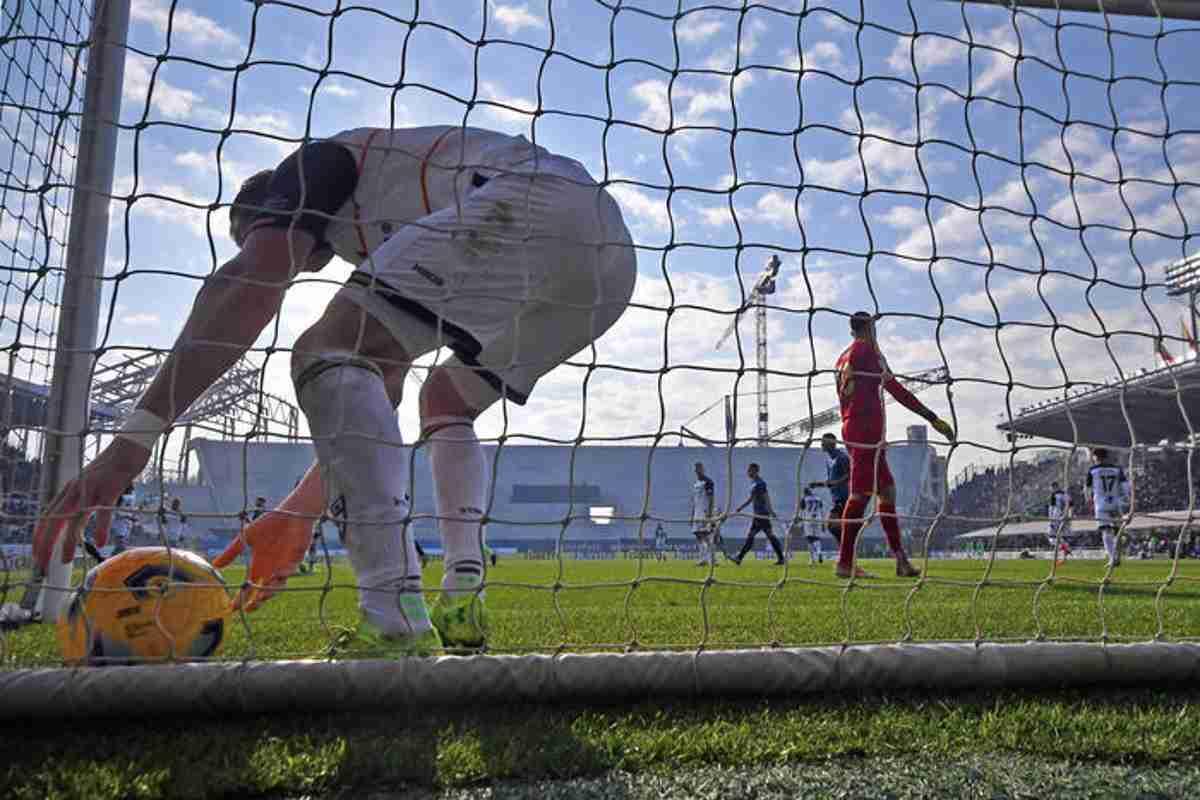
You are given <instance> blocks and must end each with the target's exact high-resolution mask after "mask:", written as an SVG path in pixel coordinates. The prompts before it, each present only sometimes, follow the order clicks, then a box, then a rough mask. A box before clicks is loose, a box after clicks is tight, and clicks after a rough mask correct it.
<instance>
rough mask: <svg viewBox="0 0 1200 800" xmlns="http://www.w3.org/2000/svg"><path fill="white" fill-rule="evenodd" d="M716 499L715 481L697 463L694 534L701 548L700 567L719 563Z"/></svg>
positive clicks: (693, 499) (693, 496) (693, 516)
mask: <svg viewBox="0 0 1200 800" xmlns="http://www.w3.org/2000/svg"><path fill="white" fill-rule="evenodd" d="M715 498H716V495H715V489H714V486H713V480H712V478H710V477H708V475H706V474H704V465H703V464H701V463H700V462H699V461H697V462H696V481H695V483H693V484H692V533H693V534H694V535H695V536H696V544H697V545H698V546H699V547H700V559H699V560H698V561H697V562H696V564H697V565H698V566H708V565H709V564H712V565H713V566H716V563H717V547H716V541H715V539H716V525H717V515H716V513H715V505H716V499H715Z"/></svg>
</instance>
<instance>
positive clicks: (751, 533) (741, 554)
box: [729, 519, 758, 567]
mask: <svg viewBox="0 0 1200 800" xmlns="http://www.w3.org/2000/svg"><path fill="white" fill-rule="evenodd" d="M757 536H758V520H757V519H752V520H750V528H749V530H747V531H746V541H745V542H743V543H742V549H741V550H738V554H737V555H736V556H734V557H733V558H731V559H729V560H730V561H732V562H733V563H734V564H737V565H738V566H739V567H740V566H741V565H742V559H744V558H745V557H746V554H747V553H749V552H750V551H751V550H753V549H754V540H755V538H757Z"/></svg>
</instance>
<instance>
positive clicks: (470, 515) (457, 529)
mask: <svg viewBox="0 0 1200 800" xmlns="http://www.w3.org/2000/svg"><path fill="white" fill-rule="evenodd" d="M422 427H423V428H424V429H425V430H426V431H429V432H428V433H426V434H425V442H426V447H428V448H429V466H430V469H431V470H432V471H433V488H434V496H435V498H436V501H437V516H438V530H439V531H440V532H441V534H442V547H443V549H444V550H445V574H443V576H442V589H443V590H444V591H445V592H446V594H447V596H449V597H461V596H463V595H467V594H474V593H477V591H478V589H479V585H480V584H481V583H482V582H483V576H484V564H483V561H484V559H483V544H484V543H485V542H486V541H487V526H485V525H482V524H481V522H480V520H482V519H483V509H484V508H485V507H486V505H487V499H488V498H487V492H488V465H487V460H486V459H485V458H484V457H483V447H482V446H481V445H480V444H479V437H478V436H476V435H475V425H474V423H473V422H472V420H470V419H468V418H466V417H435V418H434V419H430V420H425V421H424V422H423V424H422Z"/></svg>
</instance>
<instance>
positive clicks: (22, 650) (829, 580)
mask: <svg viewBox="0 0 1200 800" xmlns="http://www.w3.org/2000/svg"><path fill="white" fill-rule="evenodd" d="M862 566H864V567H865V568H866V569H868V570H871V571H872V572H874V573H876V574H878V575H879V576H880V578H879V579H876V580H866V581H859V582H856V583H855V584H854V585H853V586H852V587H850V588H847V586H846V583H845V582H844V581H839V580H837V579H835V578H834V577H833V574H832V565H831V564H830V563H828V562H826V563H825V564H823V565H820V566H816V567H810V566H808V564H807V558H806V557H799V558H797V559H796V560H795V561H793V562H792V563H791V564H790V565H789V567H788V569H787V571H786V573H785V572H784V570H783V569H781V568H778V567H775V566H774V565H773V563H772V562H769V561H749V560H748V561H746V562H745V564H744V565H743V566H741V567H738V566H734V565H732V564H729V563H727V562H726V563H724V564H723V565H722V566H719V567H717V568H716V569H715V570H712V571H711V572H710V571H709V570H708V569H707V568H704V567H699V566H696V565H694V564H692V563H691V562H687V561H679V560H668V561H652V560H650V561H638V560H633V559H617V560H607V561H574V560H566V561H562V562H561V563H560V562H558V561H556V560H525V559H518V558H508V559H502V560H501V561H500V563H499V565H498V566H497V567H496V568H493V569H492V570H491V572H490V573H489V576H488V580H489V588H488V594H487V605H488V619H489V625H490V634H489V640H488V641H489V648H490V649H491V650H492V651H494V652H529V651H534V652H552V651H555V650H562V649H569V650H604V649H624V648H627V647H640V648H660V649H662V648H682V649H686V648H695V647H697V646H699V645H703V646H705V647H746V646H759V645H764V644H780V645H809V644H831V643H842V642H889V641H890V642H895V641H899V640H901V639H909V640H912V641H948V640H974V639H976V638H979V639H987V640H990V641H996V640H1018V641H1025V640H1028V639H1031V638H1034V637H1035V636H1039V635H1040V636H1044V637H1046V638H1052V639H1053V638H1063V639H1074V638H1079V639H1091V640H1095V639H1099V638H1101V637H1102V636H1105V635H1107V636H1108V637H1109V638H1110V639H1111V640H1116V641H1119V640H1124V639H1129V640H1146V639H1150V638H1151V637H1153V636H1154V635H1156V634H1158V633H1159V632H1160V631H1161V634H1162V635H1163V636H1165V637H1167V638H1186V637H1200V561H1182V562H1180V565H1179V568H1178V570H1177V571H1176V573H1175V574H1174V576H1172V564H1171V562H1169V561H1162V560H1160V561H1127V562H1125V563H1124V564H1122V565H1121V566H1120V567H1119V568H1118V569H1117V570H1115V571H1114V572H1113V573H1112V574H1111V575H1110V576H1109V577H1108V580H1107V581H1105V575H1106V573H1105V568H1104V565H1103V562H1100V561H1084V560H1075V561H1068V562H1067V563H1066V564H1065V565H1063V566H1061V567H1059V568H1058V570H1057V572H1056V573H1055V575H1054V576H1053V580H1051V579H1050V578H1051V575H1050V570H1051V564H1050V562H1048V561H1007V560H1006V561H996V562H995V563H994V564H992V565H991V566H990V568H989V564H988V562H986V561H933V562H930V564H929V571H928V580H927V581H925V582H923V583H920V584H918V583H916V582H914V581H912V580H898V579H896V578H894V577H890V576H891V575H892V573H893V565H892V562H890V561H863V562H862ZM243 575H244V573H243V571H242V570H241V569H240V568H231V569H228V570H226V571H225V577H226V580H227V582H228V583H229V585H230V587H231V588H233V587H236V586H238V585H239V584H240V582H241V580H242V579H243ZM440 581H441V565H440V563H439V562H433V563H431V564H430V568H429V569H427V570H426V571H425V585H426V586H427V587H430V588H431V589H436V587H438V586H439V585H440ZM430 600H431V601H432V600H433V595H431V596H430ZM356 603H357V598H356V594H355V590H354V574H353V572H352V571H351V570H350V568H349V567H348V566H346V565H345V564H344V563H342V562H335V563H334V564H333V565H332V569H330V568H329V565H324V564H318V565H317V568H316V571H315V572H314V573H312V574H308V575H298V576H296V577H295V578H293V579H292V580H291V582H290V583H289V584H288V589H287V591H285V592H284V593H282V594H280V595H278V596H276V597H275V598H274V599H272V600H271V601H270V602H268V603H267V604H266V605H265V606H264V607H263V608H262V609H261V610H259V611H257V612H255V613H254V614H250V615H246V616H235V617H233V618H231V620H230V624H229V625H228V626H227V634H226V641H225V644H224V647H223V649H222V651H221V656H223V657H227V658H244V657H253V658H288V657H306V658H307V657H314V656H320V655H322V654H324V653H325V652H326V651H327V649H328V646H329V644H330V642H331V640H332V637H333V635H334V633H335V631H336V630H337V629H339V628H344V627H347V626H349V627H353V626H354V625H355V624H356V622H357V610H356V608H357V606H356ZM8 644H9V647H8V652H7V654H6V656H7V664H8V665H9V666H46V665H49V664H55V663H57V662H58V660H59V659H58V652H57V644H56V642H55V639H54V632H53V629H52V626H38V627H37V628H35V629H33V630H30V631H22V632H21V633H20V634H19V635H17V636H13V637H10V638H9V641H8Z"/></svg>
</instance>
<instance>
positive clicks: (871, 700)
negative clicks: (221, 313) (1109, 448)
mask: <svg viewBox="0 0 1200 800" xmlns="http://www.w3.org/2000/svg"><path fill="white" fill-rule="evenodd" d="M806 562H807V559H806V558H804V557H801V558H800V559H798V560H797V561H796V562H793V563H792V565H791V566H790V567H789V569H788V571H787V574H786V578H787V579H786V580H784V581H782V582H781V578H783V577H784V573H783V571H782V570H779V569H778V568H776V567H774V566H772V565H770V564H769V563H768V562H749V561H748V562H746V564H745V565H744V566H742V567H740V568H739V567H735V566H732V565H724V566H721V567H718V568H717V569H716V570H715V572H714V573H712V574H711V575H710V573H709V571H708V570H706V569H704V568H701V567H696V566H694V565H692V564H690V563H688V562H682V561H667V562H655V561H644V562H638V561H632V560H628V561H627V560H616V561H564V562H562V563H561V564H560V563H559V562H557V561H526V560H523V559H503V560H501V562H500V564H499V566H498V568H497V569H495V570H493V571H492V572H491V574H490V580H491V581H492V585H491V587H490V588H489V591H488V611H489V615H490V622H491V628H492V631H491V639H490V644H491V647H492V649H494V650H496V651H501V652H524V651H529V650H538V651H550V650H554V649H558V648H569V649H579V650H586V649H607V648H619V647H620V648H623V647H628V646H631V645H633V646H638V647H663V648H666V647H684V648H686V647H696V646H697V645H698V644H700V643H702V642H703V643H704V644H705V646H708V647H723V646H746V645H761V644H766V643H779V644H785V645H788V644H816V643H830V642H842V641H896V640H899V639H901V638H905V637H909V638H911V639H913V640H917V641H925V640H930V641H933V640H946V639H968V640H969V639H974V638H975V637H976V636H977V635H978V636H980V637H982V638H987V639H993V640H994V639H1007V638H1013V639H1028V638H1031V637H1033V636H1036V635H1038V634H1041V635H1044V636H1046V637H1064V638H1075V637H1080V638H1089V639H1094V638H1098V637H1100V636H1101V635H1102V634H1104V633H1105V632H1107V634H1108V635H1109V636H1110V637H1112V638H1114V639H1120V638H1131V639H1143V640H1144V639H1148V638H1150V637H1151V636H1153V635H1155V633H1156V632H1158V631H1159V630H1160V628H1161V632H1162V634H1163V635H1165V636H1167V637H1170V638H1184V637H1197V636H1200V563H1192V562H1183V563H1182V564H1181V565H1180V569H1179V570H1178V571H1177V572H1176V573H1175V574H1174V575H1172V572H1171V570H1172V567H1171V564H1170V563H1169V562H1165V561H1152V562H1128V563H1126V564H1125V565H1123V566H1121V567H1120V568H1119V569H1118V570H1116V571H1115V572H1114V573H1113V574H1112V575H1111V576H1110V581H1109V582H1107V583H1105V582H1104V577H1105V572H1104V568H1103V565H1102V564H1101V563H1100V562H1095V561H1092V562H1085V561H1077V562H1075V561H1072V562H1068V563H1067V564H1066V565H1065V566H1063V567H1062V568H1060V569H1059V570H1058V572H1057V574H1056V576H1055V578H1054V580H1053V582H1047V581H1046V579H1047V578H1048V577H1049V570H1050V564H1049V563H1048V562H1044V561H1024V562H1022V561H1003V562H996V563H995V564H994V565H993V566H992V567H991V570H990V572H989V571H988V565H987V563H986V562H980V561H944V562H933V563H932V564H931V565H930V580H929V581H928V582H926V583H924V584H921V585H918V584H915V583H914V582H913V581H898V580H896V579H894V578H883V579H880V580H872V581H865V582H862V583H859V584H856V585H855V586H854V587H852V588H851V589H850V590H849V591H846V588H845V585H844V583H843V582H838V581H835V580H833V579H832V576H831V573H830V570H831V565H829V564H828V563H827V564H825V565H822V566H820V567H815V568H810V567H808V566H807V563H806ZM863 566H865V567H866V568H867V569H870V570H872V571H875V572H877V573H879V574H880V575H885V574H888V573H889V572H890V570H889V568H890V566H891V565H890V562H864V564H863ZM426 576H427V583H426V585H427V586H429V587H436V586H437V585H438V581H439V580H440V570H439V568H438V567H437V565H431V568H430V569H429V570H427V571H426ZM226 577H227V580H229V582H230V584H231V586H234V585H236V584H237V583H238V581H239V580H240V579H241V573H240V572H239V571H237V570H228V571H226ZM985 578H986V580H985ZM914 587H915V590H914ZM1035 598H1036V604H1035ZM355 602H356V601H355V595H354V590H353V576H352V574H351V573H350V571H349V570H348V569H347V568H345V567H344V566H340V565H335V566H334V568H333V570H332V572H330V571H328V570H326V569H323V568H322V567H320V566H319V567H318V569H317V572H316V573H315V574H313V575H306V576H300V577H298V578H297V579H295V580H294V581H293V582H292V583H291V584H290V589H289V591H288V592H286V593H285V594H283V595H281V596H279V597H277V598H275V599H274V600H272V601H271V602H270V603H268V604H267V606H266V607H265V608H264V609H263V610H261V611H259V612H257V613H255V614H253V615H250V616H248V617H246V618H245V619H244V620H241V621H237V620H235V621H234V624H233V625H231V626H230V631H229V635H228V638H227V641H226V643H225V647H224V649H223V650H222V653H221V654H222V656H223V657H229V658H239V657H244V656H248V655H253V656H254V657H259V658H273V657H287V656H308V657H311V656H314V655H319V654H321V653H322V652H323V651H324V649H325V648H326V647H327V646H328V644H329V641H330V636H331V633H330V632H331V631H332V630H333V629H335V628H336V627H338V626H341V625H351V624H353V623H354V622H355V620H356V611H355ZM6 643H7V650H6V660H5V667H7V668H13V667H19V666H34V665H38V666H46V665H50V664H54V663H56V662H57V660H58V656H57V651H56V646H55V643H54V635H53V630H52V628H51V627H50V626H39V627H37V628H35V629H31V630H23V631H20V632H18V633H16V634H13V635H9V636H7V639H6ZM1197 731H1200V689H1197V688H1193V687H1162V688H1161V689H1158V690H1147V689H1138V690H1127V691H1112V690H1108V691H1104V692H1086V691H1077V692H1053V693H1030V692H984V693H967V694H957V695H947V694H940V695H938V694H904V695H870V696H834V697H803V698H797V699H795V700H792V701H786V702H778V701H772V702H769V703H768V702H766V701H760V702H753V701H750V702H742V701H739V702H723V701H704V702H679V701H672V702H654V701H652V700H647V701H645V702H643V703H640V704H636V705H622V706H619V707H610V708H605V707H596V706H588V707H584V706H519V707H508V708H505V707H493V708H485V709H477V710H447V711H445V712H442V713H431V712H429V711H428V710H424V711H419V712H418V711H413V712H399V713H378V714H313V713H305V711H304V710H303V709H297V710H296V712H295V713H294V714H290V715H281V716H271V717H254V718H240V719H236V720H214V719H186V720H185V719H165V720H164V719H156V720H99V721H93V722H84V723H71V724H70V726H62V725H53V726H45V727H35V726H30V725H28V724H25V725H10V726H8V727H6V728H2V729H0V752H4V753H8V754H10V758H9V759H8V760H7V764H3V765H0V786H4V787H5V789H4V792H3V794H4V795H5V796H10V797H15V798H35V797H36V798H43V797H63V798H66V797H80V798H83V797H86V798H101V799H103V798H126V797H139V798H160V797H161V798H174V797H185V798H190V797H235V796H236V797H244V796H261V797H299V796H311V797H347V798H348V797H362V796H368V795H369V796H373V797H393V796H396V797H399V796H429V795H437V794H444V795H445V796H448V797H449V796H455V797H457V796H463V795H464V794H467V793H469V792H470V791H472V789H477V788H478V787H480V786H482V785H484V784H487V785H490V786H493V789H491V790H489V791H491V792H492V793H493V794H492V796H504V797H548V796H570V797H589V796H590V797H643V796H644V797H651V796H653V797H655V798H663V797H684V796H706V795H711V796H720V797H722V798H723V799H724V798H730V797H740V796H746V797H749V796H753V797H775V796H778V797H785V796H799V795H805V796H850V797H940V796H986V797H1008V796H1050V795H1052V794H1057V795H1059V796H1064V797H1065V796H1078V797H1127V796H1137V795H1139V794H1143V795H1145V794H1148V795H1149V796H1155V797H1192V796H1196V794H1197V791H1198V787H1200V771H1198V770H1197V768H1196V767H1195V763H1196V757H1197V756H1200V734H1198V733H1197ZM704 787H708V788H707V789H705V788H704Z"/></svg>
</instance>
